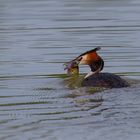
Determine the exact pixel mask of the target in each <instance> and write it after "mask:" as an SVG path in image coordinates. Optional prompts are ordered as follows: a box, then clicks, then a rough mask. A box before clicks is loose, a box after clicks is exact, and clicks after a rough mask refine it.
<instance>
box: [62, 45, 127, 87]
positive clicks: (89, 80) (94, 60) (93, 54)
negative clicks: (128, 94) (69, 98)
mask: <svg viewBox="0 0 140 140" xmlns="http://www.w3.org/2000/svg"><path fill="white" fill-rule="evenodd" d="M100 49H101V47H96V48H94V49H92V50H89V51H86V52H84V53H82V54H80V55H79V56H77V57H76V58H74V59H73V60H71V61H68V62H66V63H64V65H65V68H64V70H67V74H68V75H69V76H73V75H79V65H88V66H89V67H90V69H91V71H90V72H89V73H88V74H87V75H86V76H85V77H84V79H83V81H82V82H81V85H82V86H90V87H105V88H121V87H128V86H130V84H129V83H128V82H127V81H126V80H124V79H122V78H121V77H120V76H118V75H116V74H113V73H107V72H102V70H103V68H104V60H103V58H102V57H101V56H100V55H99V54H98V53H97V51H99V50H100Z"/></svg>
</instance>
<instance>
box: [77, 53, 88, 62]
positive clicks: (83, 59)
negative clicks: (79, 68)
mask: <svg viewBox="0 0 140 140" xmlns="http://www.w3.org/2000/svg"><path fill="white" fill-rule="evenodd" d="M87 59H88V57H87V55H84V56H82V60H81V61H80V63H79V64H86V63H87Z"/></svg>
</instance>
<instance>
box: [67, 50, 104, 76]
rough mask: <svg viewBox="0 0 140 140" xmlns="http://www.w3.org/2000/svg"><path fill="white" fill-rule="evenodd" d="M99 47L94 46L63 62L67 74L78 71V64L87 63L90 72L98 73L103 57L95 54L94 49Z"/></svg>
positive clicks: (102, 64)
mask: <svg viewBox="0 0 140 140" xmlns="http://www.w3.org/2000/svg"><path fill="white" fill-rule="evenodd" d="M100 49H101V48H100V47H98V48H95V49H92V50H90V51H87V52H85V53H82V54H81V55H79V56H78V57H76V58H75V59H74V60H72V61H70V62H67V63H65V66H66V67H65V70H67V73H68V74H75V73H77V74H78V73H79V64H84V65H89V66H90V68H91V72H93V73H94V74H95V73H99V72H100V71H101V70H102V69H103V67H104V61H103V59H102V58H101V57H100V56H99V55H98V54H97V52H96V51H98V50H100Z"/></svg>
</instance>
